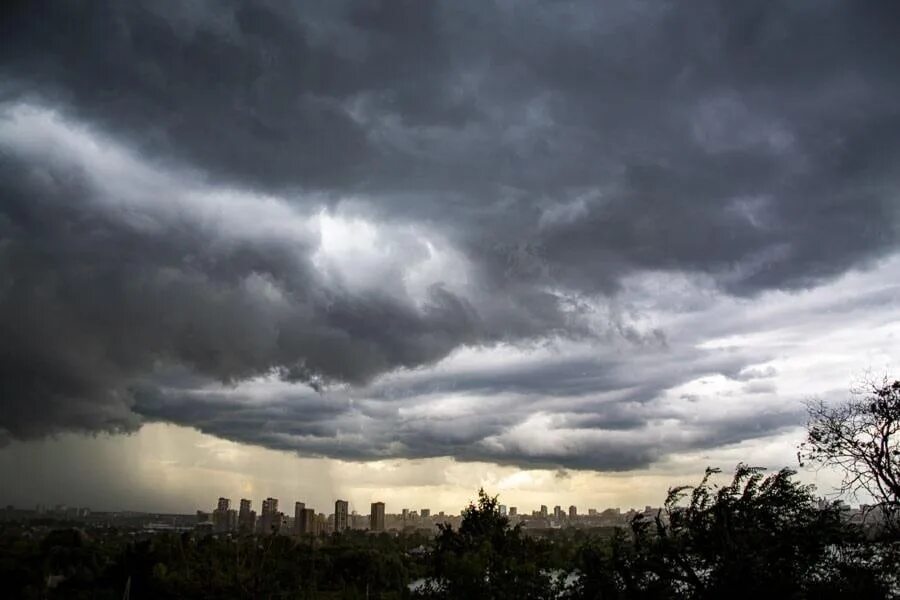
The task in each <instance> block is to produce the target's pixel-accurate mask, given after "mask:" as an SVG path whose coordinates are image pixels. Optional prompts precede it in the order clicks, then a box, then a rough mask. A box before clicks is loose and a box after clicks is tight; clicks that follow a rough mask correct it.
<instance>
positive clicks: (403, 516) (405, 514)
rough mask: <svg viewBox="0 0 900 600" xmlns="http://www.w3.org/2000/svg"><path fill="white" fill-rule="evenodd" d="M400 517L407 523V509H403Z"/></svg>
mask: <svg viewBox="0 0 900 600" xmlns="http://www.w3.org/2000/svg"><path fill="white" fill-rule="evenodd" d="M400 516H401V517H402V518H403V521H404V522H406V521H408V520H409V509H408V508H404V509H403V512H402V513H400Z"/></svg>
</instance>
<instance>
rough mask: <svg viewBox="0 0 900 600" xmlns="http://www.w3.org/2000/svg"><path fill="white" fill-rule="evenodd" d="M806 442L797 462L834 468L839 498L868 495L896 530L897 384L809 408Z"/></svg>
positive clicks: (899, 464)
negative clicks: (839, 477) (839, 480)
mask: <svg viewBox="0 0 900 600" xmlns="http://www.w3.org/2000/svg"><path fill="white" fill-rule="evenodd" d="M808 411H809V423H808V425H807V437H806V441H805V442H803V444H802V445H801V447H800V460H801V464H803V461H809V462H813V463H816V464H819V465H824V466H829V467H837V468H838V469H840V470H842V471H843V473H844V479H843V482H842V488H841V491H842V492H847V493H852V494H856V493H857V492H859V491H865V492H867V493H868V494H869V495H870V496H872V498H874V499H875V501H876V502H877V503H878V506H879V508H880V509H881V513H882V515H883V517H884V519H885V522H886V523H887V524H888V525H889V526H891V527H892V528H893V529H894V532H895V533H897V530H898V528H900V522H898V517H900V381H894V382H893V383H890V382H889V380H887V379H885V380H883V381H881V382H878V383H871V382H870V383H867V384H865V387H864V388H863V389H858V390H854V392H853V393H852V394H851V397H850V398H849V399H848V400H847V401H846V402H844V403H842V404H838V405H835V406H829V405H827V404H825V403H824V402H823V401H821V400H818V401H814V402H810V403H809V405H808Z"/></svg>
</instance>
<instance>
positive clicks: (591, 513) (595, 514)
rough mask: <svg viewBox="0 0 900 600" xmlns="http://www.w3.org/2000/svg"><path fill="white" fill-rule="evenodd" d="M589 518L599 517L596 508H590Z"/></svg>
mask: <svg viewBox="0 0 900 600" xmlns="http://www.w3.org/2000/svg"><path fill="white" fill-rule="evenodd" d="M588 516H589V517H596V516H597V509H596V508H589V509H588Z"/></svg>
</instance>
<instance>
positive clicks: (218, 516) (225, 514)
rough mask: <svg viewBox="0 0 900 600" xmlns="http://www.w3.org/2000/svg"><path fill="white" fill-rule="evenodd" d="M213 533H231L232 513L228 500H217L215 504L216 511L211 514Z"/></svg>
mask: <svg viewBox="0 0 900 600" xmlns="http://www.w3.org/2000/svg"><path fill="white" fill-rule="evenodd" d="M212 519H213V531H215V532H217V533H223V532H226V531H231V529H232V528H233V523H232V522H231V521H232V519H233V511H232V510H231V500H230V499H228V498H219V502H218V503H217V504H216V510H214V511H213V513H212Z"/></svg>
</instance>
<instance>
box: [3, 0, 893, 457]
mask: <svg viewBox="0 0 900 600" xmlns="http://www.w3.org/2000/svg"><path fill="white" fill-rule="evenodd" d="M890 10H894V9H890V8H889V7H886V6H878V7H875V5H858V4H855V3H854V4H837V3H822V2H800V3H791V4H790V5H784V6H774V5H756V6H753V7H738V6H736V5H731V4H728V5H721V3H713V2H709V3H700V4H697V5H692V6H691V7H690V8H688V7H686V6H684V5H682V4H680V3H657V2H652V3H649V2H648V3H635V2H627V3H605V4H604V5H603V6H602V7H599V6H595V5H594V3H590V2H568V3H543V2H533V3H530V2H495V3H484V2H454V3H451V4H445V5H441V4H436V3H425V2H414V1H410V2H329V3H325V4H324V5H322V6H318V7H314V8H311V7H303V8H302V10H301V7H299V5H295V4H292V3H274V2H246V3H244V2H229V3H226V4H225V5H224V6H223V5H221V4H216V5H212V4H206V3H203V2H198V3H189V4H176V5H161V4H159V3H157V2H98V3H91V4H89V5H81V4H68V3H64V4H61V3H57V2H53V3H40V2H38V3H28V4H27V5H26V4H22V5H20V6H19V7H18V8H16V9H15V10H14V12H13V14H12V18H9V19H6V20H5V21H4V24H3V25H0V27H2V31H0V34H2V35H3V37H4V39H5V40H6V42H5V43H4V48H3V50H2V62H0V82H2V83H0V333H2V336H0V397H2V401H0V438H2V437H14V438H23V439H26V438H35V437H41V436H45V435H48V434H54V433H58V432H62V431H86V432H95V431H101V430H111V431H133V430H134V429H136V428H137V427H139V426H140V425H141V423H142V422H144V421H146V420H162V421H168V422H173V423H178V424H182V425H189V426H193V427H197V428H199V429H201V430H203V431H204V432H208V433H213V434H215V435H218V436H221V437H225V438H228V439H232V440H239V441H244V442H249V443H254V444H260V445H264V446H267V447H271V448H279V449H290V450H297V451H299V452H301V453H304V454H311V455H327V456H332V457H341V458H351V459H374V458H383V457H390V458H402V457H433V456H454V457H457V458H461V459H467V460H493V461H498V462H507V463H514V464H542V465H562V466H567V467H590V468H602V469H628V468H635V467H640V466H643V465H647V464H650V463H652V462H654V461H658V460H661V459H663V458H664V457H666V456H668V455H669V454H670V453H674V452H682V451H689V450H703V449H705V448H713V447H718V446H721V445H724V444H730V443H735V442H738V441H741V440H744V439H750V438H754V437H763V436H766V435H770V434H772V433H775V432H778V431H782V430H783V429H784V428H787V427H791V426H794V425H796V424H797V423H798V422H799V420H800V419H801V415H800V414H799V412H798V410H797V408H796V404H792V403H790V402H788V403H785V402H783V401H779V400H778V395H779V392H781V393H784V390H782V389H779V387H780V385H781V384H780V381H781V379H780V378H781V377H782V376H784V372H783V370H779V369H778V368H776V366H775V365H776V364H780V363H785V364H792V363H791V361H794V363H796V361H798V360H800V359H799V358H798V356H806V357H811V356H813V355H814V354H815V352H817V351H819V352H820V351H821V348H815V347H813V346H811V345H810V344H809V343H808V341H803V340H800V339H798V338H797V337H796V336H803V335H807V336H813V334H815V336H818V338H822V337H823V336H824V334H823V333H822V332H823V331H825V330H828V329H829V328H833V329H834V330H835V331H849V329H848V328H847V326H846V323H844V324H843V325H842V324H841V320H845V321H847V320H849V321H852V323H853V326H854V327H857V328H858V330H859V331H870V330H875V329H877V327H876V325H874V324H872V323H871V320H872V319H877V320H880V321H881V322H882V323H884V322H887V323H893V322H895V321H896V319H897V316H898V305H897V301H896V300H895V298H896V297H897V294H896V291H897V290H896V289H895V287H893V285H892V283H891V281H896V279H894V278H893V276H894V275H896V274H897V267H896V261H895V260H893V259H891V257H892V256H893V255H894V254H895V253H896V251H897V249H898V240H900V236H898V231H900V230H898V227H900V202H898V198H897V191H898V184H900V182H898V178H900V175H898V172H897V170H896V168H895V165H896V164H897V161H898V159H900V109H898V108H897V106H896V102H893V101H892V99H893V98H895V97H896V96H897V92H898V91H900V77H898V75H897V72H896V64H897V63H898V61H900V43H898V42H897V40H898V39H900V36H898V35H897V34H898V33H900V32H898V31H896V30H895V29H896V23H898V22H900V20H898V19H897V18H896V17H897V16H898V15H891V14H882V12H884V11H890ZM861 40H864V43H863V42H861ZM860 269H863V270H865V269H868V271H867V272H868V275H866V274H860V273H859V270H860ZM853 285H858V286H859V287H858V288H854V287H853ZM823 310H827V311H830V312H829V313H828V315H830V317H829V316H826V317H822V316H821V311H823ZM866 315H869V316H868V317H867V316H866ZM773 332H776V333H773ZM883 333H884V332H881V333H880V334H879V335H881V334H883ZM885 335H886V334H885ZM792 336H794V337H792ZM815 336H813V337H815ZM774 339H777V340H779V342H778V343H775V342H773V340H774ZM873 339H887V338H879V337H876V338H873ZM843 343H844V344H848V342H847V340H843ZM851 345H852V344H851ZM845 347H848V346H845ZM853 347H854V348H855V346H853ZM890 358H891V357H890V356H889V357H888V359H890ZM808 360H809V359H808ZM826 360H827V359H826ZM779 361H780V363H779ZM801 362H802V361H801ZM876 362H879V364H880V360H879V361H876ZM704 386H706V387H704ZM709 386H712V387H709ZM799 387H800V386H796V387H795V388H794V390H793V391H792V392H791V393H795V392H796V390H798V389H799ZM710 389H715V391H714V392H710V391H709V390H710ZM831 389H833V388H831ZM823 391H828V390H823Z"/></svg>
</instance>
